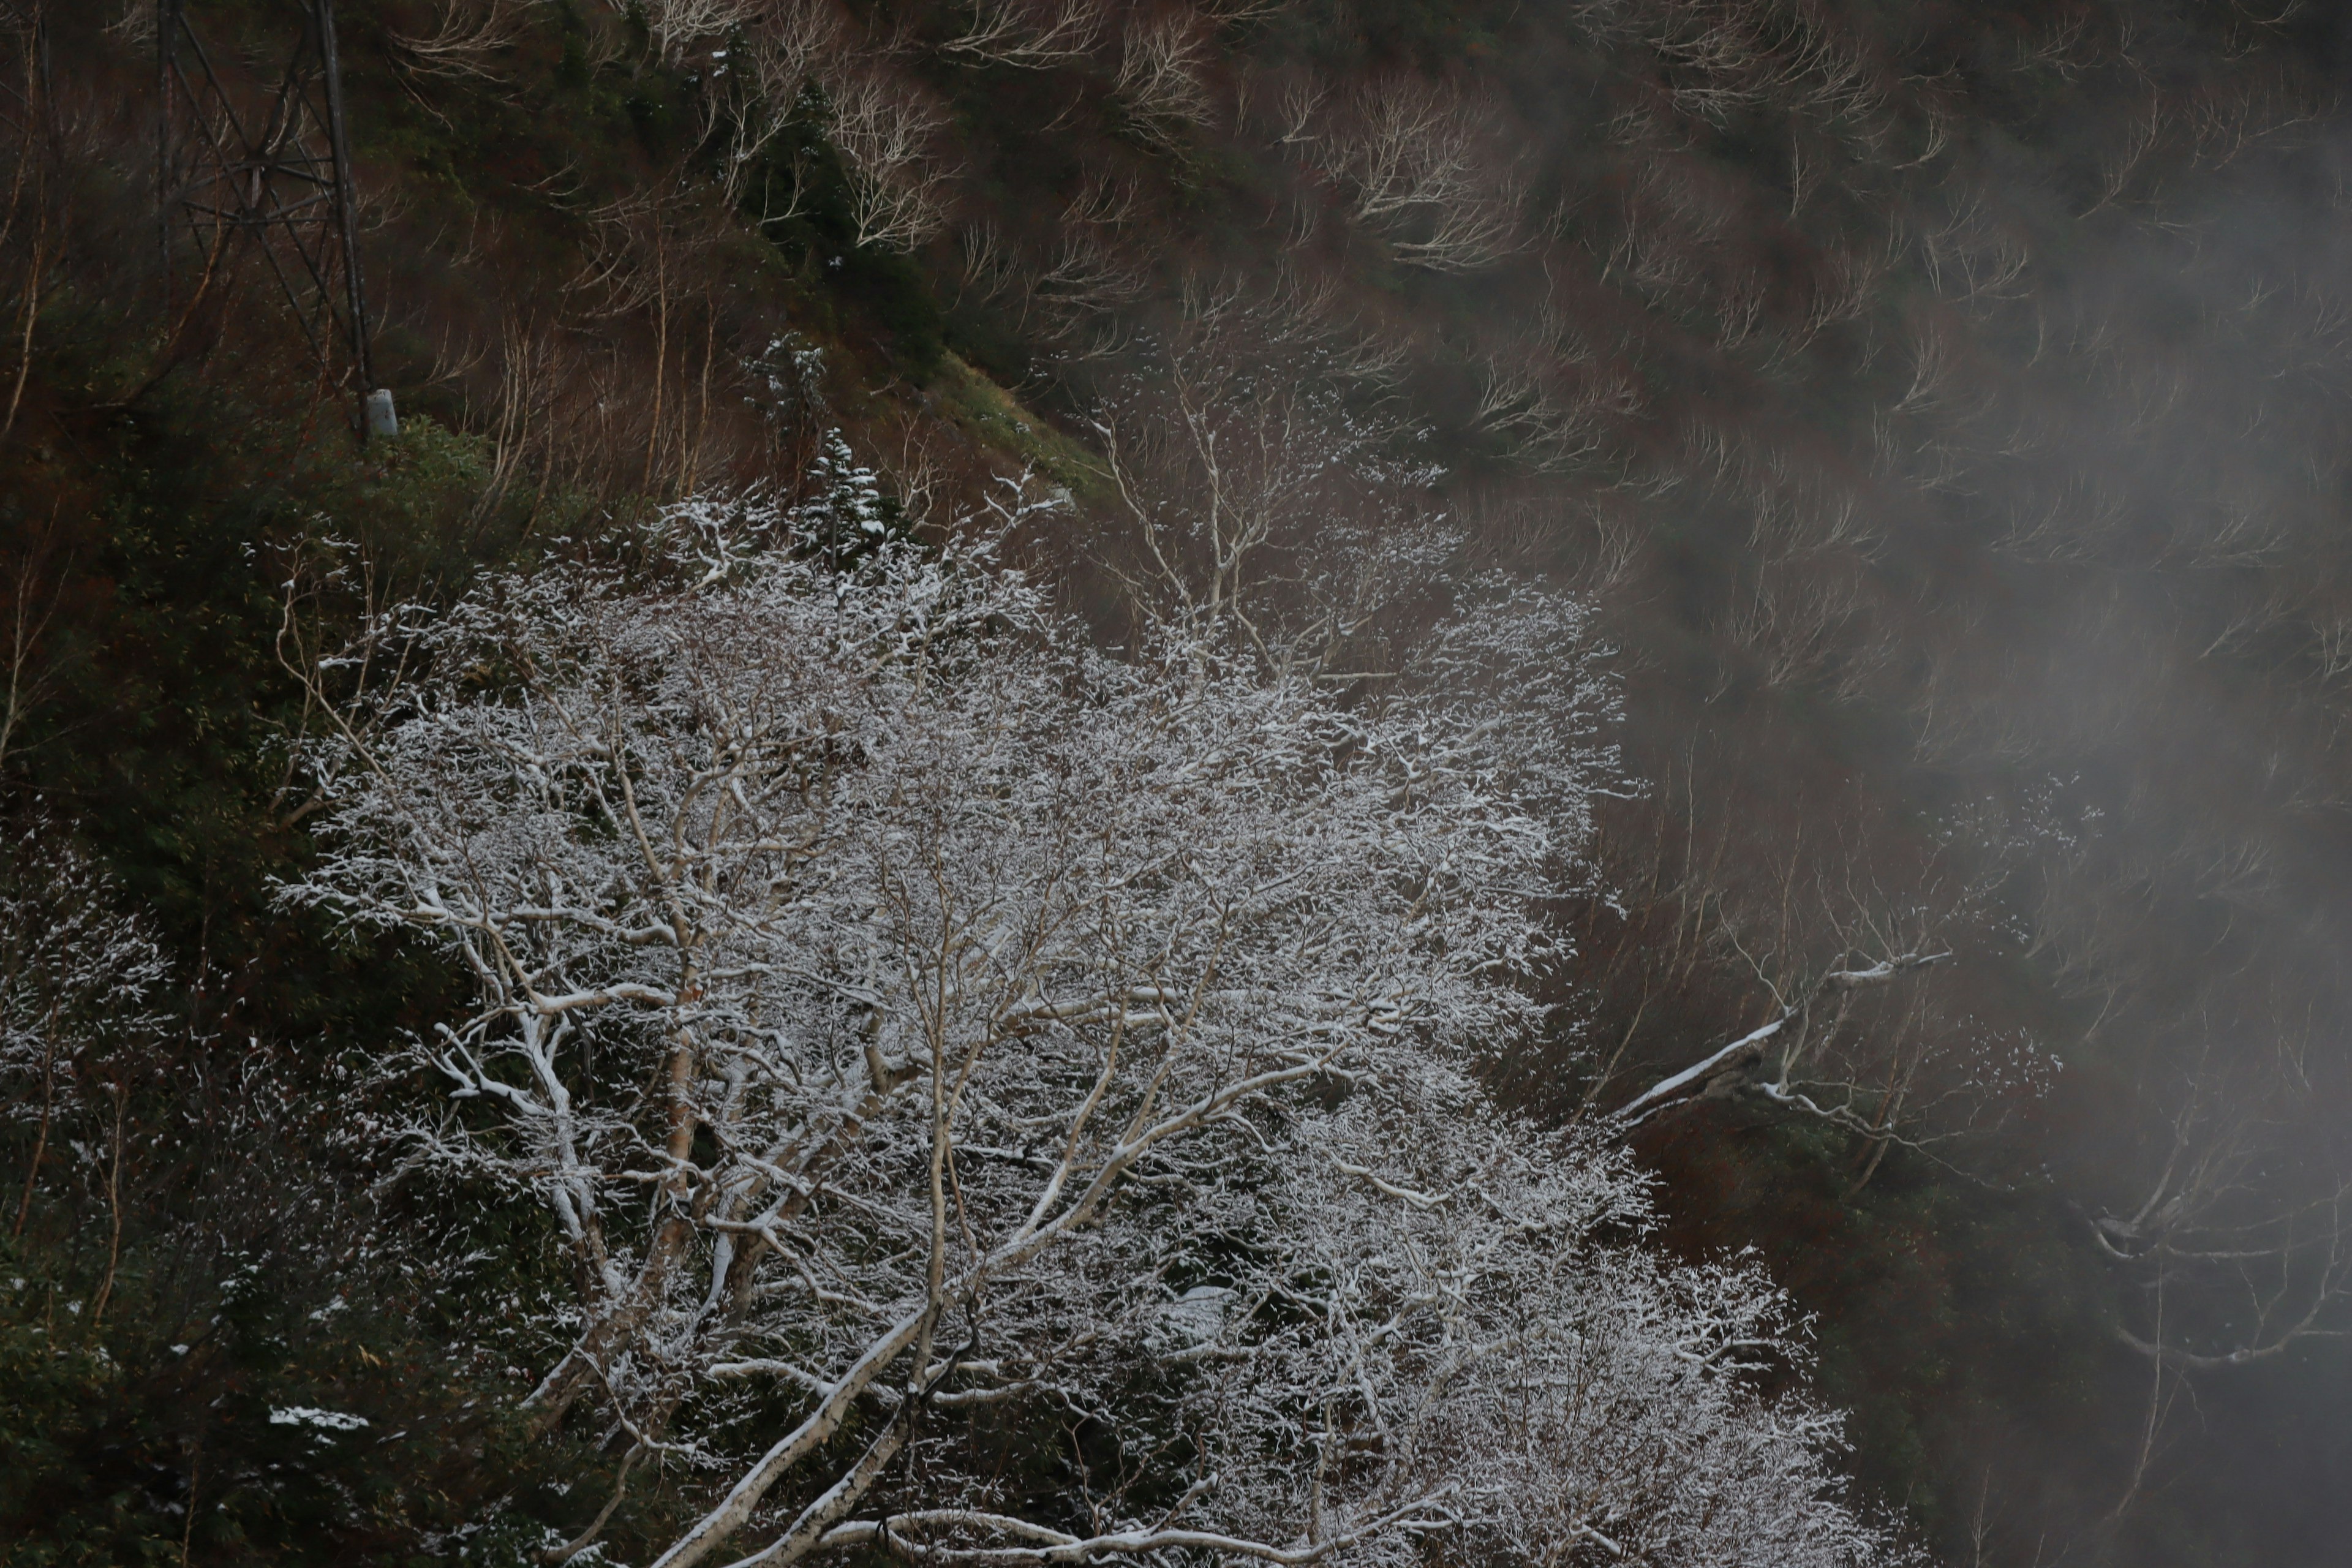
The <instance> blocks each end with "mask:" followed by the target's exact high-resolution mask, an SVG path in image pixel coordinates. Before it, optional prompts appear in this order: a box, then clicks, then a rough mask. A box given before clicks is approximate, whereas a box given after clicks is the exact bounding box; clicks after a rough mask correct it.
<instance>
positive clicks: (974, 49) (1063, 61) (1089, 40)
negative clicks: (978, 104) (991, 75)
mask: <svg viewBox="0 0 2352 1568" xmlns="http://www.w3.org/2000/svg"><path fill="white" fill-rule="evenodd" d="M1108 28H1109V17H1108V15H1107V14H1106V10H1105V7H1104V5H1102V4H1101V0H978V3H977V4H976V5H974V6H973V7H972V19H971V26H970V27H968V28H966V29H965V30H964V31H963V32H962V33H961V34H959V35H958V36H957V37H954V38H951V39H950V40H949V41H948V42H947V44H946V45H944V46H943V47H944V49H945V51H946V52H947V53H948V54H950V55H957V56H962V57H964V58H971V59H974V60H982V61H986V62H987V63H989V64H991V65H1000V66H1012V67H1014V68H1018V69H1022V70H1046V69H1050V68H1054V67H1056V66H1064V65H1069V64H1071V63H1073V62H1075V61H1077V60H1082V59H1085V58H1087V57H1088V56H1089V55H1092V54H1093V53H1094V52H1095V51H1096V50H1097V49H1098V48H1100V47H1102V43H1103V38H1104V37H1105V35H1106V33H1107V32H1108Z"/></svg>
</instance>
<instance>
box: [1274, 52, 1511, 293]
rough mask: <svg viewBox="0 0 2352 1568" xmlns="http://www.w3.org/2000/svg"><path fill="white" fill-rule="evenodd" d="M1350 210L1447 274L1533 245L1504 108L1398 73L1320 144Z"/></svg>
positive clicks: (1409, 255) (1367, 93)
mask: <svg viewBox="0 0 2352 1568" xmlns="http://www.w3.org/2000/svg"><path fill="white" fill-rule="evenodd" d="M1318 156H1319V158H1320V161H1321V163H1322V166H1323V169H1324V172H1325V173H1326V174H1328V175H1329V176H1330V177H1332V178H1334V179H1336V180H1339V181H1341V182H1342V183H1343V184H1345V185H1346V186H1348V187H1349V192H1350V195H1349V213H1350V215H1351V216H1353V217H1354V218H1355V219H1356V221H1358V222H1359V223H1361V224H1363V225H1364V226H1367V227H1369V228H1371V229H1373V230H1375V231H1376V232H1378V233H1380V234H1381V235H1383V236H1384V237H1387V239H1388V241H1389V244H1390V246H1391V249H1392V250H1393V251H1394V252H1395V254H1396V257H1397V258H1398V259H1399V260H1401V261H1403V262H1406V263H1408V264H1409V265H1412V266H1415V267H1425V268H1430V269H1431V270H1433V271H1438V272H1470V271H1475V270H1477V269H1479V268H1485V267H1490V266H1492V265H1494V264H1495V263H1496V262H1497V261H1500V260H1501V259H1502V258H1504V257H1506V256H1508V255H1510V254H1512V253H1513V252H1515V251H1517V250H1518V249H1520V248H1522V247H1524V245H1525V244H1526V239H1525V237H1524V236H1523V235H1522V234H1521V232H1520V226H1519V216H1518V209H1519V203H1520V192H1519V188H1518V183H1517V174H1516V173H1515V171H1514V169H1513V166H1512V163H1513V161H1512V159H1511V158H1510V157H1509V155H1508V153H1507V152H1506V151H1505V149H1504V148H1503V146H1502V144H1501V139H1500V124H1499V116H1498V114H1497V112H1496V110H1495V108H1494V107H1493V106H1492V105H1491V104H1488V103H1486V102H1484V101H1482V100H1477V99H1475V98H1472V97H1468V96H1465V94H1463V93H1461V92H1458V91H1455V90H1454V89H1449V88H1444V87H1439V86H1436V85H1433V84H1431V83H1429V82H1425V81H1422V80H1419V79H1413V78H1404V77H1398V78H1391V79H1386V80H1384V81H1382V82H1380V83H1378V84H1376V85H1374V86H1372V87H1370V88H1368V89H1365V90H1363V91H1362V92H1360V93H1359V94H1358V95H1357V96H1356V98H1355V100H1354V101H1353V103H1352V104H1351V105H1350V106H1349V113H1348V115H1347V117H1346V119H1345V121H1344V122H1343V124H1342V126H1341V127H1340V128H1339V129H1335V130H1333V131H1330V132H1327V133H1325V134H1323V135H1322V136H1320V137H1319V138H1318Z"/></svg>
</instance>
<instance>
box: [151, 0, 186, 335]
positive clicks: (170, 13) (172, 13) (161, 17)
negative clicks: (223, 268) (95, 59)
mask: <svg viewBox="0 0 2352 1568" xmlns="http://www.w3.org/2000/svg"><path fill="white" fill-rule="evenodd" d="M179 45H180V0H155V89H156V91H155V248H156V251H157V254H158V256H159V257H160V258H161V260H162V262H163V312H164V315H165V317H166V318H167V319H168V318H169V316H170V314H171V310H172V76H173V68H174V65H175V63H176V62H175V60H174V58H173V57H174V56H175V55H176V54H177V53H178V51H179Z"/></svg>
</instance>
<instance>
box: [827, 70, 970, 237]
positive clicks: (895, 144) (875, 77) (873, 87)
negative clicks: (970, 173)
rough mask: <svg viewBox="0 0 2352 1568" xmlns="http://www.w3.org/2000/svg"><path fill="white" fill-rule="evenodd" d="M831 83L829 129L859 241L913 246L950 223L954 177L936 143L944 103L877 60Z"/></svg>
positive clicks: (943, 118)
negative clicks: (949, 201)
mask: <svg viewBox="0 0 2352 1568" xmlns="http://www.w3.org/2000/svg"><path fill="white" fill-rule="evenodd" d="M826 87H827V93H826V107H827V110H828V115H827V126H828V134H829V135H830V137H831V140H832V142H833V144H834V147H835V150H837V151H838V152H839V153H840V154H841V160H842V163H843V165H844V167H845V173H846V174H848V176H849V186H850V222H851V225H852V237H853V241H854V243H856V244H857V245H859V246H872V247H876V248H877V249H883V250H912V249H914V248H915V247H918V246H919V245H921V244H923V243H924V242H925V241H926V240H928V239H929V238H931V237H933V236H934V235H937V234H938V233H939V232H940V230H941V229H943V228H945V227H946V226H947V221H948V191H949V187H950V185H951V184H953V182H954V174H953V172H952V170H951V169H950V167H949V166H948V164H947V163H946V162H945V161H944V159H943V158H942V157H941V155H940V152H939V146H938V143H939V138H940V132H942V131H944V130H945V129H946V128H947V114H946V111H945V110H942V109H941V108H940V106H939V104H938V103H937V102H936V101H935V100H933V99H932V98H931V97H930V95H929V93H927V92H925V91H924V90H923V89H921V88H920V87H919V86H918V85H917V84H915V83H914V82H912V81H910V80H908V79H906V78H904V77H902V76H899V75H898V74H897V73H896V72H892V71H889V70H887V69H885V68H881V67H879V66H878V65H876V64H868V65H867V66H866V67H865V68H856V69H850V70H845V71H842V72H840V73H838V74H836V75H835V76H834V77H833V78H832V79H830V80H829V81H828V82H827V84H826Z"/></svg>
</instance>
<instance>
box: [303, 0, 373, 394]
mask: <svg viewBox="0 0 2352 1568" xmlns="http://www.w3.org/2000/svg"><path fill="white" fill-rule="evenodd" d="M312 3H313V5H315V6H316V7H317V12H318V26H319V51H320V56H321V58H323V59H324V61H325V64H326V68H327V140H328V142H329V144H330V145H331V147H332V149H333V152H334V159H335V220H336V222H337V223H338V224H339V225H340V226H341V231H342V237H343V286H344V291H345V293H346V295H347V296H348V298H349V307H348V308H349V310H350V312H351V326H352V363H353V364H354V365H355V366H356V367H357V369H358V371H359V380H360V384H359V393H360V397H361V399H362V403H364V401H365V399H366V397H367V395H368V394H369V393H371V392H373V391H374V390H375V366H374V364H373V362H372V361H371V359H370V357H369V354H368V328H367V291H366V289H364V288H363V287H362V284H361V281H360V237H359V219H358V216H357V215H356V214H354V213H353V212H352V155H351V147H350V145H349V143H348V142H345V141H344V139H343V68H342V60H341V57H340V56H339V55H338V54H337V52H336V49H335V3H334V0H312ZM360 426H361V429H362V431H364V430H365V429H366V427H367V421H366V420H365V419H364V418H362V420H361V422H360Z"/></svg>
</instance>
